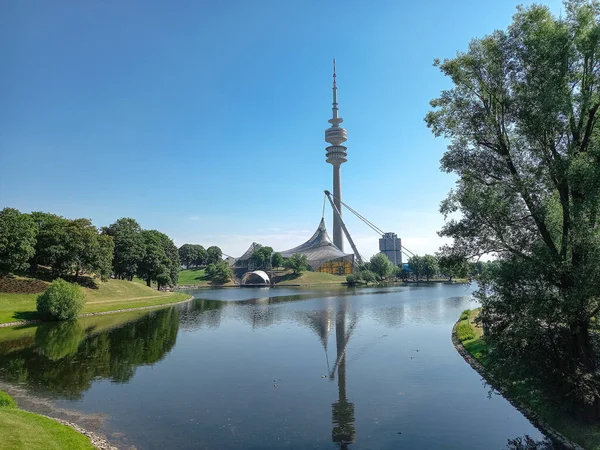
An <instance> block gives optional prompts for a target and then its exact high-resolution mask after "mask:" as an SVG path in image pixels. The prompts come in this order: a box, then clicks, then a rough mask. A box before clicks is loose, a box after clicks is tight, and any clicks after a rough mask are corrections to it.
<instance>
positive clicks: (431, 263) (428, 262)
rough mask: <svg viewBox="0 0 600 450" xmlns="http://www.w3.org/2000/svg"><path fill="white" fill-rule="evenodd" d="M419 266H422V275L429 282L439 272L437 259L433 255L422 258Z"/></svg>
mask: <svg viewBox="0 0 600 450" xmlns="http://www.w3.org/2000/svg"><path fill="white" fill-rule="evenodd" d="M421 264H422V268H423V275H425V277H426V278H427V281H429V279H430V278H431V277H434V276H435V275H436V274H437V273H438V271H439V270H440V269H439V266H438V262H437V258H436V257H435V256H433V255H425V256H423V258H422V260H421Z"/></svg>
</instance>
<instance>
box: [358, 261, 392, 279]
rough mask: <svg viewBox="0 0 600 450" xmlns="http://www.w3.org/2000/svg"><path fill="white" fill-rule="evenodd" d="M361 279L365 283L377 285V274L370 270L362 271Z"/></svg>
mask: <svg viewBox="0 0 600 450" xmlns="http://www.w3.org/2000/svg"><path fill="white" fill-rule="evenodd" d="M386 258H387V256H386ZM388 261H389V260H388ZM360 277H361V278H362V279H363V280H364V281H365V283H376V282H377V275H376V274H375V272H372V271H370V270H361V271H360Z"/></svg>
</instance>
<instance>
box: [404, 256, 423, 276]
mask: <svg viewBox="0 0 600 450" xmlns="http://www.w3.org/2000/svg"><path fill="white" fill-rule="evenodd" d="M408 268H409V270H410V271H411V272H412V273H413V276H414V277H415V280H417V281H419V279H420V278H421V277H422V276H423V275H424V274H425V265H424V261H423V257H422V256H419V255H413V256H411V257H410V258H408Z"/></svg>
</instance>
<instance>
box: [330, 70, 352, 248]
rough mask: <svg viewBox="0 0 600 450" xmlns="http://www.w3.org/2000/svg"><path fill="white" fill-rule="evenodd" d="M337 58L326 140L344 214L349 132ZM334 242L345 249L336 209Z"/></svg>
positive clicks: (335, 193)
mask: <svg viewBox="0 0 600 450" xmlns="http://www.w3.org/2000/svg"><path fill="white" fill-rule="evenodd" d="M336 77H337V75H336V69H335V59H334V60H333V107H332V111H333V117H332V118H331V119H329V121H328V122H329V123H330V124H331V127H329V128H327V129H326V130H325V142H327V143H329V144H331V145H330V146H329V147H327V148H326V149H325V150H326V151H327V153H326V156H327V160H326V161H327V162H328V163H329V164H331V165H332V166H333V201H334V203H335V206H336V208H337V210H338V211H339V212H340V216H341V215H342V183H341V178H340V166H341V165H342V164H343V163H345V162H346V161H348V160H347V159H346V156H347V153H346V150H347V148H346V147H345V146H343V145H342V144H343V143H344V142H346V140H347V135H348V133H347V132H346V129H345V128H342V127H340V123H342V122H343V121H344V119H342V118H341V117H338V103H337V82H336ZM333 243H334V245H335V246H336V247H337V248H339V249H340V250H342V251H343V250H344V237H343V235H342V223H341V220H340V217H338V216H337V215H336V213H335V211H334V213H333Z"/></svg>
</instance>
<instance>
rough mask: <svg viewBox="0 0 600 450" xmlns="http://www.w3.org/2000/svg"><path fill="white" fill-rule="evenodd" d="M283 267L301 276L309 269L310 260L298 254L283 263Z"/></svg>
mask: <svg viewBox="0 0 600 450" xmlns="http://www.w3.org/2000/svg"><path fill="white" fill-rule="evenodd" d="M283 267H285V268H286V269H290V270H291V271H292V272H294V274H295V275H300V274H301V273H302V272H304V271H305V270H307V269H308V258H307V257H306V255H303V254H301V253H296V254H294V255H292V256H290V257H289V258H286V259H285V260H284V261H283Z"/></svg>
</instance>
